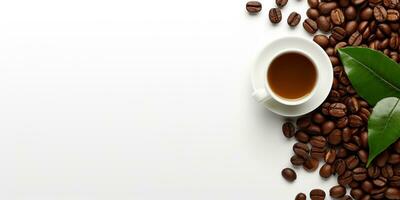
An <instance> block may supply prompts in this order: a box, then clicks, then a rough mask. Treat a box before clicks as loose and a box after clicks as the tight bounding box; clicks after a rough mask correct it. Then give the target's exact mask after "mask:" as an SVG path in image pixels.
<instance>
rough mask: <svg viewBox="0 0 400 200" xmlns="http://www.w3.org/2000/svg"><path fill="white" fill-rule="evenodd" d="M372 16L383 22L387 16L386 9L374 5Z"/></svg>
mask: <svg viewBox="0 0 400 200" xmlns="http://www.w3.org/2000/svg"><path fill="white" fill-rule="evenodd" d="M374 16H375V19H376V20H377V21H378V22H383V21H385V20H386V18H387V11H386V9H385V8H384V7H383V6H376V7H374Z"/></svg>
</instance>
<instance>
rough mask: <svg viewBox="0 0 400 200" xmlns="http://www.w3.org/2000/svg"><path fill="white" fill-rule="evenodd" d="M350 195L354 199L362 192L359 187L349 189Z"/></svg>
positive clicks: (359, 196)
mask: <svg viewBox="0 0 400 200" xmlns="http://www.w3.org/2000/svg"><path fill="white" fill-rule="evenodd" d="M350 195H351V196H352V197H353V198H354V199H361V197H362V196H363V195H364V192H363V191H362V190H361V189H358V188H357V189H351V191H350Z"/></svg>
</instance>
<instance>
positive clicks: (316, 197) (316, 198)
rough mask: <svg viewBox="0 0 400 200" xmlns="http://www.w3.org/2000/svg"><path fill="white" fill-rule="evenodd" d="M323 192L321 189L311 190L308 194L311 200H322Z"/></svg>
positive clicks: (323, 197)
mask: <svg viewBox="0 0 400 200" xmlns="http://www.w3.org/2000/svg"><path fill="white" fill-rule="evenodd" d="M325 196H326V194H325V192H324V191H323V190H321V189H313V190H311V192H310V198H311V200H324V199H325Z"/></svg>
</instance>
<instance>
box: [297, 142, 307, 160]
mask: <svg viewBox="0 0 400 200" xmlns="http://www.w3.org/2000/svg"><path fill="white" fill-rule="evenodd" d="M293 152H294V153H295V154H296V155H298V156H300V157H301V158H303V159H305V160H307V159H308V158H309V152H310V149H309V148H308V146H307V144H304V143H300V142H297V143H295V144H294V145H293Z"/></svg>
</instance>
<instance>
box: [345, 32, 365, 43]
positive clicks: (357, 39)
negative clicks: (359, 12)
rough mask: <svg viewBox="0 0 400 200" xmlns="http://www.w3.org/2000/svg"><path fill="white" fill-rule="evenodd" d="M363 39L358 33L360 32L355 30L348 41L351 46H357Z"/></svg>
mask: <svg viewBox="0 0 400 200" xmlns="http://www.w3.org/2000/svg"><path fill="white" fill-rule="evenodd" d="M362 39H363V36H362V35H361V34H360V32H358V31H356V32H354V33H353V34H351V36H350V38H349V40H348V43H349V45H351V46H358V45H360V44H361V42H362Z"/></svg>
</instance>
